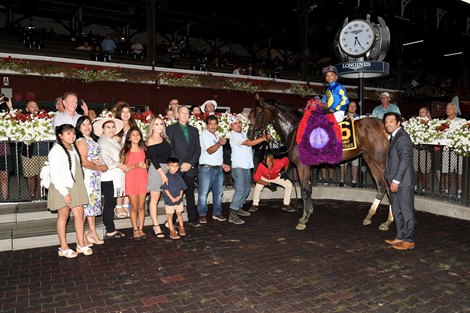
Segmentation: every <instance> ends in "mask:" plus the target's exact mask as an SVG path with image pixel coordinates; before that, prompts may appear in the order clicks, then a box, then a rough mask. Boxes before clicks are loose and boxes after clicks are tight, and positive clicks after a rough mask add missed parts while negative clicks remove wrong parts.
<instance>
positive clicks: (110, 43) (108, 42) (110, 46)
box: [101, 33, 116, 53]
mask: <svg viewBox="0 0 470 313" xmlns="http://www.w3.org/2000/svg"><path fill="white" fill-rule="evenodd" d="M101 49H103V52H104V53H114V50H115V49H116V43H115V42H114V40H112V39H111V35H110V34H109V33H108V34H106V37H105V38H104V39H103V41H101Z"/></svg>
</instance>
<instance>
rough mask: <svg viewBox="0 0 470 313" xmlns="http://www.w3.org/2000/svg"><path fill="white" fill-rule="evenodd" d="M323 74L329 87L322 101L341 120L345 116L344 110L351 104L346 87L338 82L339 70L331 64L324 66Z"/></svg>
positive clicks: (337, 119)
mask: <svg viewBox="0 0 470 313" xmlns="http://www.w3.org/2000/svg"><path fill="white" fill-rule="evenodd" d="M323 75H325V80H326V82H327V83H328V89H327V90H326V92H325V94H324V95H323V98H322V102H323V103H326V104H327V106H328V108H329V109H330V110H331V111H332V112H333V114H334V115H335V118H336V121H338V122H341V121H342V120H343V118H344V112H345V111H346V108H347V106H348V104H349V99H348V94H347V92H346V89H345V88H344V87H343V85H341V84H340V83H338V82H337V79H338V70H337V69H336V67H334V66H332V65H330V66H327V67H325V68H323Z"/></svg>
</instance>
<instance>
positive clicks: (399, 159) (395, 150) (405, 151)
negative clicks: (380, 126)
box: [385, 128, 416, 187]
mask: <svg viewBox="0 0 470 313" xmlns="http://www.w3.org/2000/svg"><path fill="white" fill-rule="evenodd" d="M385 178H386V179H387V181H388V182H389V183H392V180H397V181H399V182H400V186H403V187H410V186H415V185H416V180H415V173H414V169H413V142H412V141H411V138H410V136H409V135H408V133H407V132H406V131H405V130H404V129H403V128H400V129H399V130H398V131H397V132H396V134H395V136H394V137H393V140H392V142H391V143H390V147H389V149H388V156H387V163H386V166H385Z"/></svg>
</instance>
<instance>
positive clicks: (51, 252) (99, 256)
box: [0, 200, 470, 313]
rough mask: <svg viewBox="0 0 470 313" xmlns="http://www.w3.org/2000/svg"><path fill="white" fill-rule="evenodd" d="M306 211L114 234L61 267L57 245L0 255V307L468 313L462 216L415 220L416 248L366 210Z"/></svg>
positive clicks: (469, 230)
mask: <svg viewBox="0 0 470 313" xmlns="http://www.w3.org/2000/svg"><path fill="white" fill-rule="evenodd" d="M263 204H264V205H263ZM315 205H316V207H315V213H314V215H313V217H312V218H311V221H310V223H309V224H308V228H307V229H306V230H305V231H297V230H295V229H294V226H295V225H296V223H297V219H298V215H297V214H293V213H285V212H282V211H281V210H280V203H275V202H262V207H261V208H260V211H258V212H256V213H255V214H254V215H253V216H251V217H247V218H245V219H246V221H247V223H246V224H245V225H241V226H235V225H233V224H227V223H217V224H212V223H209V224H208V225H205V226H204V227H200V228H197V229H194V228H189V229H188V233H189V236H187V237H186V238H184V239H182V240H179V241H172V240H170V239H168V237H167V238H165V239H163V240H162V239H157V238H156V237H154V236H149V237H148V238H147V239H146V240H143V241H138V242H136V241H133V240H132V239H130V238H126V239H121V240H115V241H111V242H108V243H106V244H105V245H103V246H100V247H95V249H94V251H95V253H94V254H93V255H92V256H89V257H85V256H83V255H80V256H79V257H78V258H77V259H72V260H67V259H63V258H59V257H57V252H56V251H57V247H48V248H40V249H29V250H21V251H13V252H2V253H0V311H1V312H100V313H101V312H269V313H271V312H280V313H281V312H282V313H286V312H320V313H323V312H420V313H422V312H426V313H427V312H443V313H449V312H470V241H469V238H470V222H469V221H461V220H456V219H450V218H446V217H441V216H435V215H431V214H427V213H418V214H417V219H418V225H417V227H416V243H417V247H416V249H415V250H412V251H406V252H402V251H395V250H394V249H391V248H389V247H388V246H387V245H386V244H385V243H384V242H383V240H384V239H387V238H392V237H394V231H388V232H382V231H380V230H378V229H377V226H378V225H379V224H380V223H381V222H382V221H384V220H385V219H386V210H381V211H380V212H379V214H378V216H377V217H376V218H375V219H374V220H373V224H372V225H371V226H362V225H361V222H362V219H363V217H364V216H365V214H366V211H367V208H368V206H369V205H368V204H366V203H357V202H343V201H325V200H322V201H317V202H316V203H315ZM226 213H227V212H226ZM146 231H147V233H148V234H150V231H151V230H150V227H148V229H146ZM126 234H127V235H129V236H130V235H131V232H130V230H126ZM73 246H74V245H73Z"/></svg>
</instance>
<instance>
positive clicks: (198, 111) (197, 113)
mask: <svg viewBox="0 0 470 313" xmlns="http://www.w3.org/2000/svg"><path fill="white" fill-rule="evenodd" d="M189 110H190V111H191V115H194V116H195V117H197V118H202V111H201V108H200V107H199V106H198V105H195V104H193V105H192V106H191V107H190V108H189Z"/></svg>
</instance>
